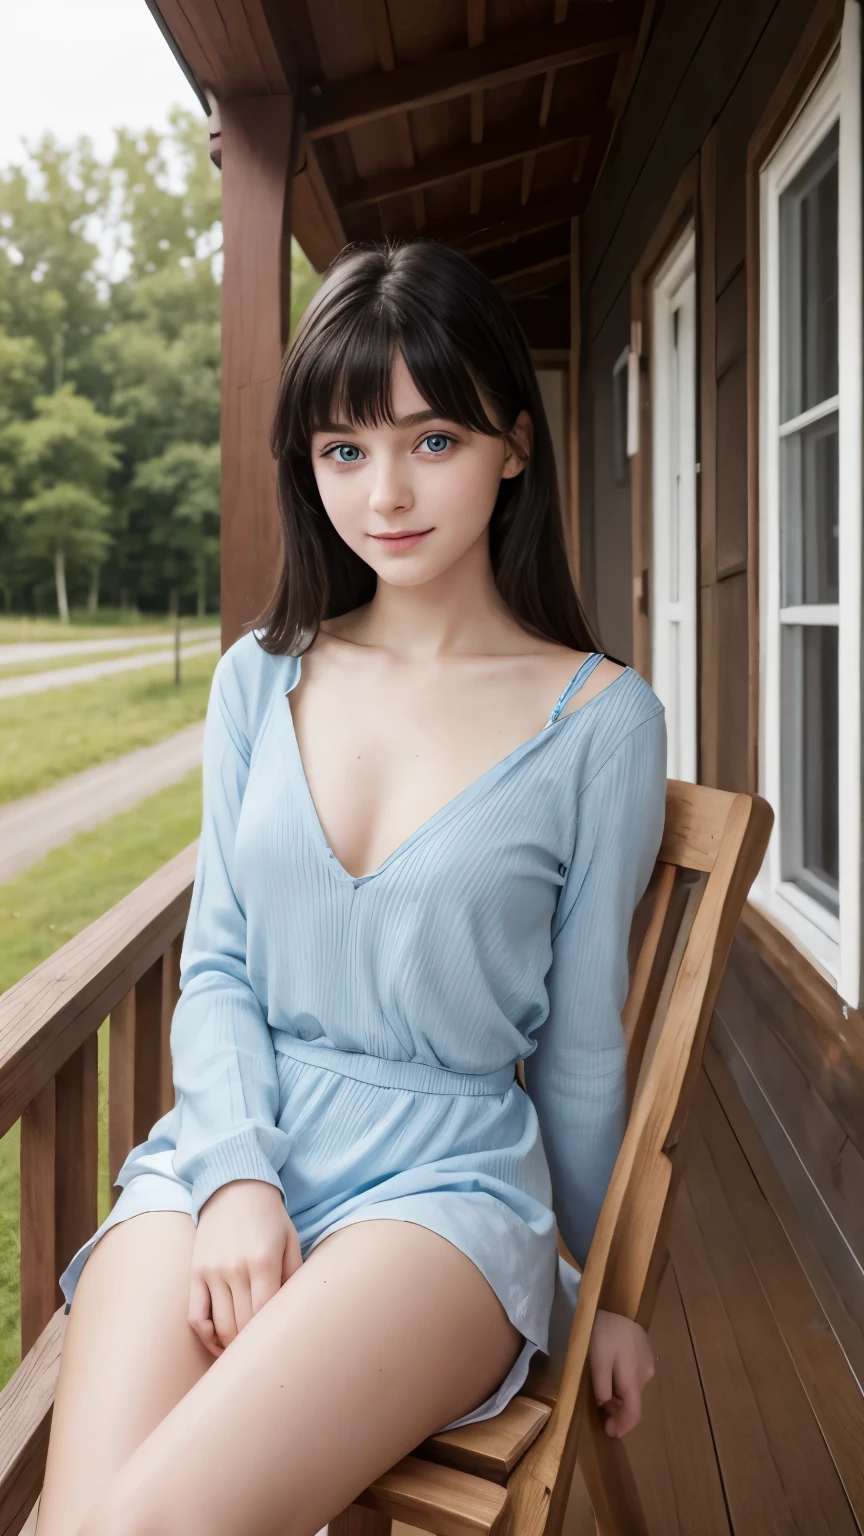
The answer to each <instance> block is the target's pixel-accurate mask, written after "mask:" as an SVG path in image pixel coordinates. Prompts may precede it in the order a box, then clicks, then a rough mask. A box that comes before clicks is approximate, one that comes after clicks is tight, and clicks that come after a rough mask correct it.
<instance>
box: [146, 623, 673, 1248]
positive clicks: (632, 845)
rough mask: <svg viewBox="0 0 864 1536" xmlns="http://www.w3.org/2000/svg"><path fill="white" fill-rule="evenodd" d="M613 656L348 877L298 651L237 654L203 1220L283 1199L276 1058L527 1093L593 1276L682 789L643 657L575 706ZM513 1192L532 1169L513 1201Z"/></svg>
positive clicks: (195, 1190)
mask: <svg viewBox="0 0 864 1536" xmlns="http://www.w3.org/2000/svg"><path fill="white" fill-rule="evenodd" d="M600 659H601V654H600V653H593V654H592V655H591V656H590V657H589V658H588V660H587V661H586V662H584V663H583V664H582V666H581V667H580V669H579V671H578V672H577V673H576V675H575V676H574V678H573V679H572V680H571V682H570V684H569V685H568V687H567V689H565V691H564V693H563V694H562V695H561V698H560V699H559V700H558V702H557V704H556V705H555V707H554V709H553V711H552V713H551V715H550V717H549V720H548V721H547V723H546V725H545V726H544V727H543V729H542V730H541V731H539V732H538V733H537V734H536V735H535V736H533V737H531V738H530V740H528V741H526V742H523V744H522V745H521V746H519V747H517V748H516V749H515V751H513V752H510V753H508V754H507V756H506V757H504V758H502V759H501V760H500V761H499V762H498V763H496V764H495V765H494V766H493V767H492V768H490V769H489V770H488V771H487V772H486V773H484V774H482V775H481V776H480V777H479V778H478V779H476V780H474V782H473V783H471V784H469V785H468V786H467V788H465V789H464V790H462V791H461V793H459V794H458V795H456V796H454V798H453V799H452V800H449V801H448V802H447V804H446V805H444V806H442V807H441V809H440V810H438V811H437V812H436V813H435V814H434V815H433V816H431V817H429V819H428V820H427V821H425V822H424V823H423V824H422V826H420V827H418V828H417V829H416V831H414V832H413V833H412V834H411V835H410V836H409V837H407V838H406V839H405V841H404V842H403V843H401V844H400V845H399V847H398V848H396V849H395V850H394V852H393V853H391V854H390V855H389V857H388V858H386V859H385V860H384V862H383V863H382V864H381V865H380V866H379V868H378V869H376V870H374V871H373V872H372V873H371V874H367V875H363V876H361V877H354V876H352V875H350V874H349V873H348V871H347V870H345V869H344V868H343V867H342V865H341V864H340V863H339V860H338V859H337V858H336V856H335V855H334V853H333V851H332V849H330V848H329V846H328V844H327V841H326V838H325V835H324V831H323V829H322V827H321V823H320V821H319V820H318V816H317V814H316V811H315V807H314V803H313V801H312V797H311V794H310V792H309V787H308V784H307V782H306V777H305V774H304V771H303V765H302V761H301V758H300V753H299V749H298V746H297V741H296V737H295V734H294V727H293V720H292V716H291V710H290V706H289V703H288V700H287V697H286V695H287V694H288V693H289V692H290V690H291V689H292V688H293V687H294V685H295V684H296V682H297V680H298V678H299V676H300V668H301V658H299V657H293V656H282V657H274V656H271V655H268V654H267V653H266V652H265V651H263V650H262V649H261V647H260V646H259V645H258V643H257V641H256V639H255V636H254V635H252V634H249V635H246V636H244V638H243V639H241V640H239V641H238V642H237V643H236V644H235V645H233V646H232V647H231V648H230V650H228V651H227V652H226V653H225V655H224V656H223V657H222V658H221V660H220V662H219V664H218V666H217V668H216V672H215V676H214V679H213V687H212V691H211V696H210V703H209V707H208V713H207V724H206V733H205V744H204V814H203V826H202V833H201V842H200V848H199V855H198V866H197V872H196V877H195V887H194V891H193V896H192V904H191V910H190V913H189V921H188V924H187V927H186V933H185V939H184V943H183V952H182V958H181V996H180V1000H179V1003H178V1005H177V1008H176V1010H175V1013H174V1019H173V1023H172V1029H171V1051H172V1056H173V1063H174V1080H175V1087H176V1092H177V1107H176V1115H175V1116H174V1117H173V1119H172V1124H176V1125H177V1127H178V1130H177V1142H176V1151H175V1152H174V1155H173V1167H174V1170H175V1172H176V1174H177V1175H178V1176H179V1177H180V1178H182V1179H184V1180H187V1181H188V1182H189V1184H190V1185H191V1191H192V1207H193V1215H194V1219H196V1220H197V1216H198V1212H199V1211H200V1208H201V1206H202V1205H203V1204H204V1202H205V1200H207V1198H208V1197H209V1196H210V1195H211V1194H212V1193H213V1192H214V1191H215V1190H216V1189H218V1188H220V1187H221V1186H222V1185H223V1184H226V1183H229V1182H230V1181H231V1180H233V1179H247V1178H253V1179H264V1180H266V1181H267V1182H268V1183H271V1184H273V1185H274V1186H275V1187H276V1188H277V1189H279V1190H280V1191H281V1192H282V1193H283V1198H284V1194H285V1186H284V1182H283V1180H281V1179H280V1176H279V1170H280V1168H282V1166H283V1164H286V1160H287V1159H288V1158H289V1153H290V1146H291V1139H290V1137H289V1135H288V1134H287V1133H286V1130H285V1120H284V1119H283V1120H282V1122H281V1124H280V1123H279V1122H280V1113H281V1106H280V1080H279V1061H280V1060H281V1059H283V1057H280V1055H279V1054H278V1053H280V1051H282V1052H284V1053H287V1054H288V1055H290V1056H293V1057H294V1059H295V1060H296V1059H297V1058H298V1057H299V1058H300V1059H301V1060H306V1061H311V1062H321V1063H324V1064H326V1063H328V1062H332V1063H333V1064H334V1067H335V1069H336V1070H339V1069H340V1067H343V1066H345V1065H346V1064H347V1066H348V1069H350V1075H351V1076H352V1077H353V1078H355V1079H358V1078H359V1079H360V1080H366V1081H368V1082H370V1083H381V1084H385V1085H391V1086H394V1087H398V1086H400V1084H401V1083H402V1082H403V1081H404V1084H405V1085H406V1086H409V1085H410V1087H411V1088H412V1089H413V1090H415V1091H419V1092H421V1093H424V1092H425V1093H427V1094H444V1095H447V1094H448V1093H449V1092H450V1090H451V1088H452V1089H453V1091H454V1092H456V1093H458V1094H459V1095H463V1094H465V1093H468V1094H472V1093H479V1094H484V1095H490V1094H492V1095H500V1096H507V1097H506V1102H510V1103H512V1102H513V1100H512V1094H513V1093H518V1094H519V1095H520V1098H521V1099H524V1100H525V1102H526V1109H525V1114H530V1115H533V1114H534V1113H535V1112H536V1116H537V1118H538V1119H539V1127H540V1132H541V1134H542V1146H543V1149H544V1150H545V1154H546V1159H547V1161H548V1169H549V1173H550V1174H551V1187H552V1190H553V1193H554V1210H555V1214H556V1217H557V1222H558V1227H559V1230H560V1232H561V1234H562V1236H563V1238H564V1241H565V1243H566V1245H567V1247H568V1249H569V1250H570V1252H571V1253H572V1254H573V1256H574V1258H575V1259H576V1260H577V1261H578V1262H579V1263H580V1264H581V1263H584V1259H585V1256H586V1254H587V1251H588V1247H589V1245H590V1241H591V1237H592V1235H593V1231H594V1227H595V1224H596V1220H597V1216H598V1214H599V1210H600V1205H601V1204H602V1200H603V1195H604V1193H605V1190H606V1186H607V1184H608V1180H609V1177H610V1175H611V1171H612V1167H613V1165H614V1161H615V1157H616V1155H617V1152H618V1148H619V1146H620V1142H621V1137H622V1134H623V1128H624V1122H625V1047H624V1037H623V1029H622V1025H621V1009H622V1007H623V1004H624V1000H625V997H626V993H627V987H628V965H627V940H628V934H629V929H630V923H631V918H632V914H633V910H634V907H635V905H636V903H637V901H638V899H639V897H640V895H641V894H642V892H643V890H644V888H645V886H646V884H647V882H648V878H649V876H650V873H651V870H652V868H653V865H654V861H655V858H656V856H657V852H658V848H659V846H660V840H661V836H662V830H663V821H664V812H665V789H666V731H665V722H664V714H663V707H662V705H661V703H660V701H659V699H658V698H657V696H656V694H655V693H654V692H653V691H652V689H651V688H650V686H649V685H648V684H647V683H646V682H645V681H644V679H643V678H641V677H640V676H639V674H638V673H636V672H635V671H633V670H632V669H631V668H627V669H626V670H625V671H624V672H623V673H622V674H621V675H620V676H618V677H617V678H615V680H614V681H613V682H612V683H611V684H609V685H607V686H606V687H605V688H604V689H603V690H601V691H600V692H599V693H598V694H596V695H595V697H594V698H593V699H590V700H589V701H588V702H587V703H586V704H584V705H582V706H581V708H578V709H576V710H574V711H571V712H570V713H569V714H567V715H563V716H562V715H561V710H562V709H563V707H564V705H565V704H566V702H567V701H568V699H569V698H570V696H571V695H572V693H573V692H574V691H576V689H578V687H579V686H580V685H581V682H582V681H583V680H584V678H585V677H586V676H587V675H588V673H589V672H590V671H591V670H592V669H593V667H594V666H595V665H596V664H597V662H599V660H600ZM520 1058H521V1059H523V1060H524V1061H525V1080H526V1087H527V1090H528V1096H526V1095H523V1094H522V1093H521V1088H520V1087H519V1085H518V1082H517V1083H516V1085H515V1087H514V1073H515V1063H516V1062H517V1061H518V1060H519V1059H520ZM529 1096H530V1097H529ZM429 1102H430V1103H431V1102H432V1101H431V1100H430V1101H429ZM444 1102H445V1101H444V1100H441V1103H442V1104H443V1103H444ZM487 1102H491V1101H489V1100H488V1099H487ZM498 1102H499V1103H504V1102H505V1099H504V1098H499V1100H498ZM532 1105H533V1108H532ZM479 1108H480V1106H479V1104H478V1109H479ZM287 1113H288V1117H289V1120H290V1105H289V1108H288V1111H287ZM478 1124H480V1125H482V1124H483V1120H482V1117H480V1119H479V1120H478ZM307 1134H308V1133H307ZM312 1134H313V1135H314V1130H313V1132H312ZM398 1155H399V1154H398V1149H397V1151H396V1152H395V1153H394V1156H395V1157H398ZM508 1178H509V1183H510V1184H513V1183H518V1173H517V1172H516V1170H515V1167H514V1169H511V1170H510V1174H509V1175H507V1174H506V1171H505V1174H502V1183H501V1185H500V1188H501V1189H504V1188H506V1187H507V1183H508ZM495 1187H496V1188H497V1187H499V1186H495Z"/></svg>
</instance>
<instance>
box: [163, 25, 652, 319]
mask: <svg viewBox="0 0 864 1536" xmlns="http://www.w3.org/2000/svg"><path fill="white" fill-rule="evenodd" d="M148 4H150V5H151V9H153V10H156V9H157V6H156V4H154V3H153V0H148ZM653 10H654V0H570V3H569V4H568V0H428V3H427V4H425V5H423V6H418V5H417V4H416V0H158V12H159V14H160V15H161V19H162V22H163V23H164V27H165V29H166V30H167V31H168V33H169V34H170V36H171V37H172V38H173V41H174V44H175V47H176V49H177V51H178V52H179V54H180V55H181V58H182V60H183V61H184V62H185V64H186V66H187V68H188V71H189V72H190V74H191V75H192V76H193V77H194V79H195V81H196V83H197V85H198V86H199V87H200V88H201V89H203V90H207V91H210V92H211V93H212V94H213V95H214V96H215V97H216V98H217V99H219V100H225V99H227V98H229V97H235V96H260V95H271V94H282V93H284V92H290V93H291V94H292V96H293V97H294V99H295V101H296V104H297V112H298V115H299V121H298V129H299V130H300V137H299V139H298V156H297V162H296V163H297V172H296V175H295V183H294V199H293V232H294V234H295V235H296V237H297V239H298V240H299V242H300V245H301V246H302V247H303V249H304V251H305V252H306V254H307V256H308V257H309V259H310V261H311V262H312V263H313V265H314V266H315V267H316V268H317V269H318V270H319V271H320V270H322V268H323V267H324V266H326V264H327V263H328V261H330V260H331V258H332V257H333V256H334V255H335V253H336V251H337V250H338V249H339V248H340V246H341V245H343V244H345V243H346V241H348V240H353V239H370V238H380V237H381V236H382V235H390V236H412V235H417V234H421V233H422V234H427V235H430V236H432V237H434V238H436V239H440V240H444V241H446V242H447V243H448V244H451V245H454V246H456V247H458V248H459V249H461V250H463V251H464V252H465V253H466V254H467V255H469V256H471V257H472V259H474V260H475V261H476V262H477V264H478V266H480V267H481V268H482V269H483V270H485V271H487V272H488V274H489V276H490V277H492V278H493V279H494V280H495V281H496V282H497V283H499V284H500V285H501V286H502V290H503V291H504V292H505V293H506V294H508V295H509V296H511V297H513V298H514V299H515V298H517V297H518V298H519V299H523V298H525V297H530V296H534V297H540V296H542V297H551V298H559V297H560V298H562V299H566V297H567V296H568V294H569V271H568V265H567V256H568V252H569V237H570V228H569V225H570V220H571V219H572V218H573V217H574V216H575V215H578V214H579V213H580V212H581V211H582V209H583V208H584V207H585V204H586V201H587V199H588V197H589V195H590V192H591V189H592V187H593V185H594V183H595V181H596V179H597V176H598V174H599V170H600V167H601V165H602V163H603V159H604V156H605V154H606V150H607V147H608V144H609V140H610V136H611V133H612V130H613V127H614V124H615V121H616V119H617V117H618V116H620V113H621V111H622V110H623V107H624V104H625V102H626V100H627V96H628V94H629V91H630V87H631V85H632V82H633V79H634V77H635V72H636V69H637V68H638V63H639V60H640V58H641V53H642V51H643V48H644V43H645V39H646V36H647V29H648V26H649V24H650V18H651V14H652V12H653Z"/></svg>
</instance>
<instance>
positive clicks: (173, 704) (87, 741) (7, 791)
mask: <svg viewBox="0 0 864 1536" xmlns="http://www.w3.org/2000/svg"><path fill="white" fill-rule="evenodd" d="M218 659H219V657H218V652H215V651H214V652H212V653H210V654H208V655H205V656H193V657H190V658H187V659H185V660H184V662H183V664H182V671H181V683H180V687H179V688H178V687H176V686H175V683H174V668H173V662H171V663H164V662H163V663H161V664H160V665H158V666H155V667H152V668H151V667H145V668H143V669H142V670H141V671H140V672H119V673H117V674H116V675H115V676H113V677H102V678H99V679H98V680H97V681H96V682H93V683H76V684H74V685H73V686H72V687H70V688H52V689H51V690H50V691H49V692H47V693H36V694H24V695H23V696H22V697H21V698H18V699H4V700H2V701H0V743H2V751H0V803H2V802H3V801H8V800H17V799H19V798H20V796H22V795H28V794H32V793H33V792H34V791H35V790H37V789H45V788H46V787H47V786H48V785H49V784H55V783H57V782H58V780H60V779H65V778H67V777H68V775H69V774H72V773H80V772H81V770H82V769H84V768H92V767H93V766H94V765H95V764H96V763H103V762H107V761H108V759H109V758H114V757H119V756H121V755H122V754H123V753H124V752H131V751H133V750H134V748H135V747H145V746H149V745H150V744H151V743H152V742H156V741H163V740H164V739H165V737H166V736H173V734H174V732H175V731H179V730H182V729H183V727H184V726H186V725H191V724H192V722H193V721H195V720H201V719H203V717H204V714H205V712H206V708H207V695H208V692H209V688H210V681H211V678H212V676H213V669H214V667H215V666H216V662H217V661H218Z"/></svg>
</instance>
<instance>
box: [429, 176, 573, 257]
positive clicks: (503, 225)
mask: <svg viewBox="0 0 864 1536" xmlns="http://www.w3.org/2000/svg"><path fill="white" fill-rule="evenodd" d="M584 209H585V188H584V187H583V185H582V183H581V182H575V183H574V184H573V185H572V186H570V187H568V188H567V190H566V192H559V193H556V195H555V196H554V197H550V198H545V199H544V200H543V202H542V203H541V202H538V203H533V204H532V205H531V206H530V207H528V208H523V209H522V212H521V213H517V214H516V215H515V216H514V217H512V218H511V217H508V216H507V215H506V214H504V215H502V217H501V218H500V219H498V220H497V221H496V220H495V219H494V216H493V217H490V215H489V214H488V213H486V214H482V215H481V216H480V217H479V218H476V219H471V218H468V219H454V220H452V221H451V222H450V223H449V224H444V223H442V224H438V225H436V226H435V239H436V240H443V241H444V243H445V244H446V245H454V246H457V247H458V249H459V250H460V251H462V252H464V254H465V255H466V256H473V255H475V254H476V253H477V252H478V251H489V250H492V248H493V247H494V246H496V245H506V244H507V243H508V242H509V241H510V240H518V239H519V237H520V236H521V235H531V234H534V232H535V231H536V230H540V229H551V228H552V227H553V226H554V225H556V224H565V223H567V221H568V220H569V219H572V218H573V217H574V216H575V215H576V214H577V213H582V212H584Z"/></svg>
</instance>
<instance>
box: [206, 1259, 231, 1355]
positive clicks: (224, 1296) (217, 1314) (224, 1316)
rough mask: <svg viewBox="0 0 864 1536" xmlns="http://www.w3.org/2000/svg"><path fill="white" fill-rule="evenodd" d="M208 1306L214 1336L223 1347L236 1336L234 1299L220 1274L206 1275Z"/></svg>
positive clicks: (226, 1346)
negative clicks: (208, 1296)
mask: <svg viewBox="0 0 864 1536" xmlns="http://www.w3.org/2000/svg"><path fill="white" fill-rule="evenodd" d="M207 1284H208V1285H209V1287H210V1306H211V1312H212V1316H213V1326H214V1328H215V1329H216V1337H217V1338H218V1340H219V1343H220V1344H221V1345H222V1346H223V1348H224V1349H227V1348H228V1345H229V1344H230V1343H231V1341H232V1340H233V1339H236V1337H237V1320H236V1318H235V1316H234V1299H233V1297H232V1295H231V1290H230V1288H229V1286H228V1284H227V1282H226V1281H225V1280H224V1279H223V1278H222V1276H221V1275H208V1277H207Z"/></svg>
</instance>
